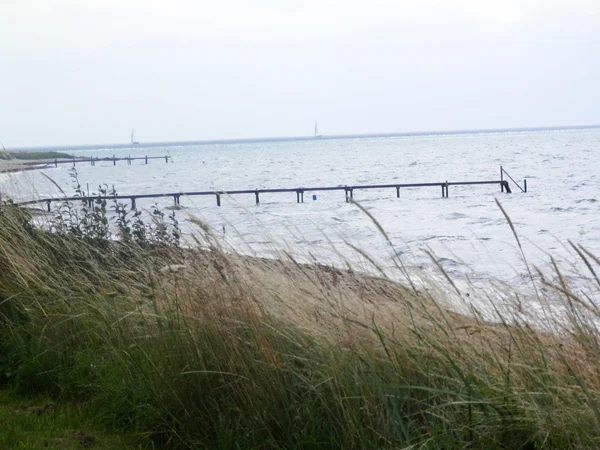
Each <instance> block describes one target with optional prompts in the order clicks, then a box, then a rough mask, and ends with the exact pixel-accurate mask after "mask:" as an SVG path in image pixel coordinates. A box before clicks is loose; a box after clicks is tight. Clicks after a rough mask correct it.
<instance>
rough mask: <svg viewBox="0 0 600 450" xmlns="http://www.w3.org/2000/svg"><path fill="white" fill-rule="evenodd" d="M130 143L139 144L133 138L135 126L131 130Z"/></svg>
mask: <svg viewBox="0 0 600 450" xmlns="http://www.w3.org/2000/svg"><path fill="white" fill-rule="evenodd" d="M131 143H132V144H139V142H137V141H136V140H135V128H134V129H133V130H131Z"/></svg>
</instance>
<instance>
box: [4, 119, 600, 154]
mask: <svg viewBox="0 0 600 450" xmlns="http://www.w3.org/2000/svg"><path fill="white" fill-rule="evenodd" d="M586 129H600V124H597V125H560V126H543V127H518V128H480V129H463V130H438V131H435V130H431V131H405V132H384V133H360V134H332V135H320V136H287V137H286V136H280V137H255V138H236V139H232V138H229V139H204V140H193V141H190V140H187V141H159V142H140V143H138V144H132V143H113V144H81V145H45V146H22V147H14V148H10V149H9V148H6V149H5V151H17V152H19V151H20V152H27V151H49V150H55V151H60V150H93V149H98V150H99V149H120V148H151V147H165V146H175V145H179V146H188V145H214V144H251V143H263V142H264V143H267V142H293V141H319V140H335V139H361V138H363V139H364V138H385V137H411V136H452V135H462V134H492V133H510V132H513V133H515V132H517V133H518V132H539V131H567V130H586Z"/></svg>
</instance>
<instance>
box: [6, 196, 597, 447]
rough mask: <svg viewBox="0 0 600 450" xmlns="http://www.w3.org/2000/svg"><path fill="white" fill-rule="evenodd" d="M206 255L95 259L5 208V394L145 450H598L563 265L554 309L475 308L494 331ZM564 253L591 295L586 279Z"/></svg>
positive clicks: (362, 287)
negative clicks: (84, 419)
mask: <svg viewBox="0 0 600 450" xmlns="http://www.w3.org/2000/svg"><path fill="white" fill-rule="evenodd" d="M203 238H205V239H204V240H203V243H204V245H203V246H202V248H203V249H200V246H199V247H198V248H196V249H181V248H178V247H176V246H173V245H166V246H165V245H158V246H157V245H139V243H136V242H134V241H110V242H106V241H104V242H102V245H99V243H98V241H95V240H88V239H83V238H81V237H74V236H73V235H70V234H69V233H61V234H51V233H48V232H46V231H41V230H39V229H37V228H36V227H34V226H32V225H31V220H30V218H29V217H28V215H27V214H26V213H24V212H23V211H22V210H20V209H18V208H15V207H11V206H9V205H5V206H4V207H3V208H2V210H1V213H0V333H1V334H0V336H1V341H0V375H1V377H0V380H1V381H0V383H10V384H12V385H13V386H15V387H17V388H18V389H21V390H24V391H31V390H36V391H44V392H47V393H49V394H50V395H52V396H55V397H57V398H59V399H60V398H62V399H68V400H69V401H75V402H82V403H86V404H88V405H89V407H90V408H92V410H93V411H94V412H95V414H97V416H98V417H99V419H100V420H101V421H103V422H104V423H105V424H106V425H107V426H113V427H122V428H128V429H132V430H135V431H137V432H138V433H139V436H140V439H141V440H142V441H145V442H147V443H150V442H152V443H153V445H154V446H158V447H161V446H167V445H168V446H169V447H170V448H173V447H180V448H211V449H213V448H223V449H231V448H240V449H245V448H274V449H275V448H285V449H294V448H297V449H300V448H302V449H304V448H319V449H321V448H331V449H334V448H335V449H337V448H345V449H350V448H352V449H354V448H356V449H360V448H364V449H373V448H427V449H429V448H431V449H436V448H439V449H448V448H465V447H468V448H532V449H533V448H596V447H597V445H598V440H599V438H600V430H599V426H600V408H599V402H600V398H599V395H598V391H599V388H600V379H599V376H598V374H599V372H600V360H599V356H600V346H599V344H598V329H597V323H598V318H599V315H600V311H599V309H598V307H597V306H595V304H594V303H593V301H592V300H591V299H592V298H593V295H594V293H593V292H591V291H590V292H579V291H577V290H576V289H574V288H572V287H571V286H570V285H569V284H568V282H567V281H566V279H565V277H563V276H562V274H561V271H560V269H559V267H558V265H557V266H556V268H555V273H554V274H551V275H543V274H540V275H541V280H542V283H543V284H545V291H544V292H546V293H548V292H550V293H551V295H550V297H551V299H552V300H551V302H550V300H548V298H546V299H543V298H540V299H533V300H531V299H522V298H520V297H517V296H515V295H513V294H512V293H504V294H505V295H504V297H503V298H504V299H513V300H505V301H511V302H513V303H514V304H512V305H509V306H511V307H512V308H507V307H506V306H507V305H504V306H503V307H502V308H500V307H497V304H496V303H495V299H494V298H493V297H490V298H489V299H478V300H479V301H480V302H482V303H486V304H489V306H490V310H491V311H492V315H493V317H492V319H493V321H489V320H488V319H490V316H489V314H490V313H489V311H488V312H487V313H486V315H484V314H483V313H481V312H480V311H479V310H478V309H476V308H475V307H473V308H471V314H469V315H460V314H457V313H456V312H454V311H453V309H452V304H451V302H449V301H448V300H447V298H444V295H443V294H442V293H443V292H446V291H448V290H449V288H448V286H439V285H427V284H426V285H425V286H424V287H419V286H417V287H414V286H413V287H410V286H409V287H405V286H402V285H400V284H397V283H395V282H393V281H391V280H389V279H386V278H383V277H370V276H365V275H360V274H358V273H356V272H352V271H341V270H338V269H334V268H330V267H323V266H317V265H302V264H298V263H296V262H295V261H294V260H293V259H292V258H282V259H281V260H266V259H260V258H250V257H243V256H239V255H234V254H230V253H227V252H225V251H224V250H223V249H222V248H221V246H220V245H219V241H218V239H216V238H215V237H214V236H211V235H210V230H209V229H208V228H205V229H204V231H201V232H200V235H199V236H198V239H203ZM574 247H575V248H576V249H577V251H578V253H579V256H580V258H581V261H582V271H585V272H586V273H587V274H588V276H589V278H590V280H591V281H592V282H594V283H595V282H597V281H598V278H597V276H596V271H597V269H598V265H599V262H600V261H599V260H598V258H596V257H595V256H594V255H592V254H590V253H589V252H587V251H586V250H585V249H584V248H581V247H578V246H576V245H574ZM433 258H434V259H435V257H434V256H433ZM440 267H441V266H440ZM399 270H400V269H399ZM449 278H450V277H449ZM438 283H439V282H438ZM598 284H599V285H600V283H598ZM451 288H452V287H451V286H450V290H451ZM509 294H510V295H509ZM472 300H474V299H472ZM545 300H546V303H547V305H546V308H545V309H544V310H542V311H543V312H541V313H540V314H539V315H538V316H537V318H536V320H537V322H536V321H535V320H532V321H530V322H527V321H524V320H523V317H524V316H523V314H522V311H523V309H527V308H528V307H529V303H527V302H533V301H545ZM473 304H475V303H473ZM510 311H515V312H514V314H513V313H511V312H510ZM549 330H551V331H549Z"/></svg>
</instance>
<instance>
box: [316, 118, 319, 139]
mask: <svg viewBox="0 0 600 450" xmlns="http://www.w3.org/2000/svg"><path fill="white" fill-rule="evenodd" d="M318 135H319V127H318V126H317V122H315V137H317V136H318Z"/></svg>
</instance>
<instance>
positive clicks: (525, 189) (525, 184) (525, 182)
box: [523, 178, 527, 193]
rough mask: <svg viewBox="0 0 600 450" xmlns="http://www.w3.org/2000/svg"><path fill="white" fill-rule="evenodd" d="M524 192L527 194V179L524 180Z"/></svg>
mask: <svg viewBox="0 0 600 450" xmlns="http://www.w3.org/2000/svg"><path fill="white" fill-rule="evenodd" d="M523 190H524V191H525V193H527V178H525V179H524V180H523Z"/></svg>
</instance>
